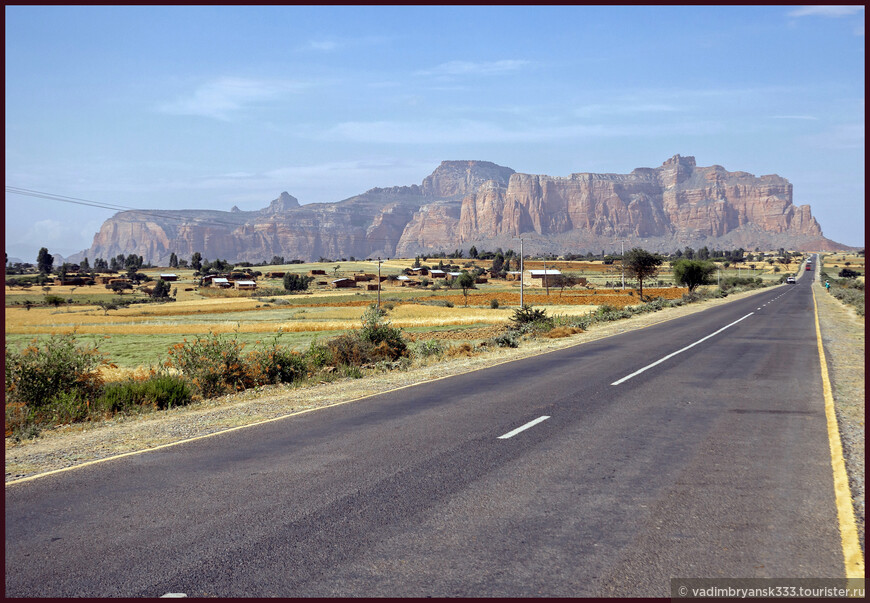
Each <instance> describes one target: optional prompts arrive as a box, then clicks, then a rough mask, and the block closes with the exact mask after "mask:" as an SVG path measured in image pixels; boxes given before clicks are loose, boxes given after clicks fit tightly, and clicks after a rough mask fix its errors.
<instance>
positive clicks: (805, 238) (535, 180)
mask: <svg viewBox="0 0 870 603" xmlns="http://www.w3.org/2000/svg"><path fill="white" fill-rule="evenodd" d="M520 235H522V237H523V239H525V240H526V242H527V244H526V250H527V251H528V252H529V253H586V252H588V251H594V252H596V253H597V252H599V251H601V250H602V249H606V250H615V249H616V248H617V247H616V246H618V245H619V243H620V242H621V241H625V243H626V245H631V246H639V247H644V248H645V249H649V250H651V251H673V250H675V249H678V248H682V247H684V246H686V245H689V246H699V247H700V246H704V245H707V246H708V247H713V248H728V249H732V248H737V247H743V248H745V249H754V248H755V247H761V248H765V249H770V248H779V247H786V248H791V249H806V250H811V249H828V250H836V249H845V246H843V245H840V244H838V243H835V242H833V241H830V240H828V239H826V238H825V237H824V236H822V230H821V227H820V226H819V224H818V222H816V220H815V218H813V217H812V214H811V213H810V207H809V206H808V205H802V206H795V205H793V204H792V186H791V184H790V183H789V182H788V180H786V179H784V178H781V177H779V176H761V177H756V176H753V175H752V174H748V173H746V172H728V171H727V170H725V168H723V167H722V166H718V165H713V166H710V167H698V166H696V165H695V159H694V158H693V157H681V156H679V155H675V156H674V157H672V158H671V159H669V160H668V161H666V162H664V164H662V165H661V166H660V167H658V168H655V169H652V168H638V169H636V170H634V171H632V172H631V173H630V174H590V173H577V174H571V176H569V177H567V178H555V177H551V176H543V175H531V174H518V173H516V172H514V170H512V169H510V168H506V167H502V166H499V165H496V164H494V163H490V162H485V161H445V162H443V163H442V164H441V165H440V166H439V167H438V168H437V169H436V170H435V171H434V172H433V173H432V174H431V175H430V176H427V177H426V178H425V179H424V180H423V182H422V184H421V185H420V186H417V185H412V186H401V187H392V188H375V189H372V190H370V191H367V192H365V193H363V194H361V195H357V196H356V197H351V198H350V199H346V200H344V201H340V202H337V203H318V204H309V205H300V204H299V201H298V200H297V199H296V198H295V197H293V196H291V195H289V194H288V193H286V192H284V193H281V195H280V196H279V197H278V198H277V199H275V200H274V201H272V202H271V203H270V204H269V206H268V207H266V208H264V209H261V210H259V211H250V212H246V211H240V210H239V209H238V208H236V207H234V208H233V209H232V211H230V212H221V211H198V210H181V211H156V212H147V211H129V212H121V213H119V214H116V215H115V216H113V217H112V218H110V219H109V220H107V221H106V222H105V223H104V224H103V226H102V228H101V229H100V232H99V233H97V234H96V236H95V237H94V242H93V244H92V245H91V247H90V248H89V249H87V250H86V251H83V252H82V253H81V254H79V255H80V256H87V257H89V258H92V259H93V258H97V257H102V258H106V259H108V258H111V257H114V256H116V255H118V254H120V253H123V254H125V255H128V254H131V253H135V254H137V255H141V256H143V258H144V259H145V260H146V261H149V262H152V263H154V264H158V265H162V264H165V263H166V262H167V261H168V259H169V255H170V254H171V253H173V252H174V253H176V254H177V255H178V257H179V258H185V257H189V256H190V255H191V254H193V253H194V252H195V251H199V252H200V253H201V254H202V255H203V257H205V258H209V259H216V258H221V259H226V260H229V261H232V262H238V261H249V262H260V261H263V260H268V259H269V258H271V257H272V256H273V255H281V256H284V257H285V258H288V259H290V258H298V259H303V260H316V259H318V258H320V257H328V258H339V257H348V256H355V257H359V258H367V257H374V256H380V257H411V256H413V255H415V254H417V253H427V252H429V253H431V252H434V251H453V250H454V249H466V250H467V249H468V248H469V247H471V246H472V245H476V246H477V247H478V248H481V247H484V248H490V249H491V248H494V247H497V246H501V247H505V248H508V247H510V248H515V247H517V244H516V238H518V237H519V236H520Z"/></svg>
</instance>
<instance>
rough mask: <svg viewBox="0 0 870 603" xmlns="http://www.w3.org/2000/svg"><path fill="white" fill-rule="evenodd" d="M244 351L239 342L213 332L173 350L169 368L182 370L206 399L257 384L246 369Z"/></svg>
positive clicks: (170, 354) (173, 347) (177, 345)
mask: <svg viewBox="0 0 870 603" xmlns="http://www.w3.org/2000/svg"><path fill="white" fill-rule="evenodd" d="M243 348H244V344H242V343H239V342H238V341H237V340H235V339H221V338H220V337H218V336H217V335H215V334H214V333H211V334H209V336H208V337H204V338H199V337H197V338H196V339H195V340H194V341H192V342H188V341H187V339H185V340H184V342H183V343H177V344H175V345H174V346H172V347H171V348H169V360H168V361H167V363H166V365H167V366H169V367H173V368H176V369H178V370H179V371H181V374H182V375H184V376H185V377H186V378H187V379H188V380H189V381H190V383H191V385H193V387H194V388H195V389H196V390H197V391H198V392H199V394H200V395H202V397H203V398H213V397H215V396H220V395H222V394H224V393H227V392H228V391H234V390H241V389H245V388H247V387H251V386H253V385H254V384H255V383H254V379H253V378H252V376H251V375H250V374H249V373H248V371H247V367H246V366H245V361H244V358H243V356H242V349H243Z"/></svg>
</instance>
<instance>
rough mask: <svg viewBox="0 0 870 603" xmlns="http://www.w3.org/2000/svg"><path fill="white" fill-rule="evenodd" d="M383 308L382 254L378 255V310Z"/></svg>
mask: <svg viewBox="0 0 870 603" xmlns="http://www.w3.org/2000/svg"><path fill="white" fill-rule="evenodd" d="M380 309H381V256H378V310H380Z"/></svg>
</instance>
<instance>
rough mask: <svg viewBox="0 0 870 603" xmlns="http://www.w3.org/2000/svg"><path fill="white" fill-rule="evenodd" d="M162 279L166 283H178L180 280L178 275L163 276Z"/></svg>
mask: <svg viewBox="0 0 870 603" xmlns="http://www.w3.org/2000/svg"><path fill="white" fill-rule="evenodd" d="M160 278H161V279H162V280H163V281H164V282H167V283H169V282H172V281H177V280H178V275H177V274H173V273H168V274H161V275H160Z"/></svg>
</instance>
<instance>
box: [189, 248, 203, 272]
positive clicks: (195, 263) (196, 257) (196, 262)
mask: <svg viewBox="0 0 870 603" xmlns="http://www.w3.org/2000/svg"><path fill="white" fill-rule="evenodd" d="M190 267H191V268H193V269H194V270H199V269H200V268H202V254H201V253H200V252H198V251H194V252H193V255H192V256H190Z"/></svg>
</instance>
